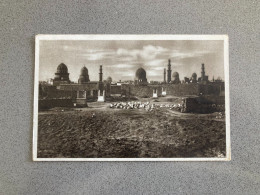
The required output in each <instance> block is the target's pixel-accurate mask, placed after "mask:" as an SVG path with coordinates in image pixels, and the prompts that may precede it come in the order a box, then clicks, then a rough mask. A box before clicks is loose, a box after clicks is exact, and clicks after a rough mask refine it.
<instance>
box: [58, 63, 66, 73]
mask: <svg viewBox="0 0 260 195" xmlns="http://www.w3.org/2000/svg"><path fill="white" fill-rule="evenodd" d="M57 73H68V68H67V66H66V65H65V64H64V63H61V64H60V65H59V66H58V67H57Z"/></svg>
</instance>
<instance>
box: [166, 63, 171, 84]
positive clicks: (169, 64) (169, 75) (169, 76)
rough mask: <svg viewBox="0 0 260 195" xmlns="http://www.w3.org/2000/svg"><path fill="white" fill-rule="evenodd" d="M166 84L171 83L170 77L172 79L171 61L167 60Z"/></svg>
mask: <svg viewBox="0 0 260 195" xmlns="http://www.w3.org/2000/svg"><path fill="white" fill-rule="evenodd" d="M167 73H168V74H167V83H170V82H171V77H172V69H171V60H170V59H169V60H168V70H167Z"/></svg>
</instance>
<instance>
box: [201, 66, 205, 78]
mask: <svg viewBox="0 0 260 195" xmlns="http://www.w3.org/2000/svg"><path fill="white" fill-rule="evenodd" d="M204 79H205V67H204V64H201V81H204Z"/></svg>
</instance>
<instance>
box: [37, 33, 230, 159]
mask: <svg viewBox="0 0 260 195" xmlns="http://www.w3.org/2000/svg"><path fill="white" fill-rule="evenodd" d="M41 40H82V41H83V40H223V41H224V74H225V116H226V157H224V158H38V157H37V145H38V91H39V85H38V82H39V54H40V41H41ZM33 106H34V107H33V148H32V149H33V155H32V158H33V161H230V160H231V140H230V96H229V41H228V35H167V34H155V35H151V34H149V35H148V34H147V35H116V34H111V35H101V34H100V35H92V34H91V35H36V38H35V73H34V104H33Z"/></svg>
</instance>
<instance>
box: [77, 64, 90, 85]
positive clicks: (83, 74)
mask: <svg viewBox="0 0 260 195" xmlns="http://www.w3.org/2000/svg"><path fill="white" fill-rule="evenodd" d="M87 82H89V76H88V69H87V68H86V67H85V66H84V67H82V68H81V70H80V75H79V79H78V83H79V84H83V83H87Z"/></svg>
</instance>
